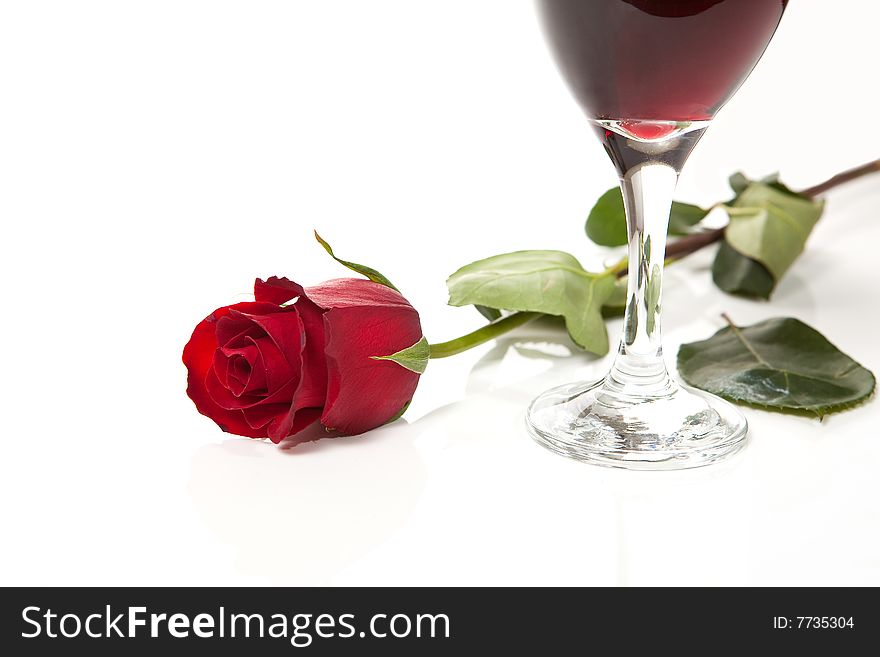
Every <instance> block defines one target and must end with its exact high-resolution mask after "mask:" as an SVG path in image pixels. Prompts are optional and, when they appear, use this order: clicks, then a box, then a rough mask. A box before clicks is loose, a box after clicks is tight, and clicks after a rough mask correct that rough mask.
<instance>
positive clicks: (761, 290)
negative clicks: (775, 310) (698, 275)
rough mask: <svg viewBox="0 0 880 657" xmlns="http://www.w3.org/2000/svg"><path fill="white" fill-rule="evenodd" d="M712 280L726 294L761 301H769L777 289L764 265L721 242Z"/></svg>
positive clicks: (713, 265)
mask: <svg viewBox="0 0 880 657" xmlns="http://www.w3.org/2000/svg"><path fill="white" fill-rule="evenodd" d="M712 280H713V281H715V285H717V286H718V287H719V288H721V289H722V290H724V291H725V292H728V293H730V294H738V295H741V296H746V297H757V298H759V299H769V298H770V295H771V294H772V293H773V290H774V288H775V287H776V281H775V280H773V275H772V274H771V273H770V272H769V271H767V268H766V267H764V265H762V264H761V263H759V262H756V261H754V260H752V259H751V258H747V257H746V256H744V255H743V254H741V253H740V252H739V251H737V250H736V249H734V248H733V247H732V246H730V245H729V244H728V243H727V242H726V241H722V242H721V246H720V247H719V249H718V253H717V254H716V255H715V262H714V263H713V264H712Z"/></svg>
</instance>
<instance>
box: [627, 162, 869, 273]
mask: <svg viewBox="0 0 880 657" xmlns="http://www.w3.org/2000/svg"><path fill="white" fill-rule="evenodd" d="M877 172H880V160H874V161H873V162H868V163H867V164H863V165H862V166H859V167H855V168H854V169H849V170H848V171H844V172H843V173H838V174H837V175H836V176H832V177H831V178H829V179H828V180H826V181H825V182H823V183H819V184H818V185H814V186H813V187H808V188H807V189H805V190H803V191H801V192H800V193H801V194H803V195H804V196H808V197H809V198H815V197H816V196H820V195H822V194H824V193H825V192H828V191H830V190H832V189H834V188H835V187H838V186H839V185H843V184H844V183H848V182H852V181H853V180H857V179H858V178H861V177H863V176H867V175H869V174H872V173H877ZM723 237H724V228H723V227H722V228H716V229H714V230H709V231H706V232H704V233H698V234H696V235H690V236H688V237H682V238H681V239H679V240H676V241H675V242H672V243H671V244H670V245H669V246H668V247H667V248H666V256H667V258H668V259H670V260H681V259H682V258H684V257H685V256H689V255H690V254H692V253H696V252H697V251H699V250H700V249H702V248H704V247H707V246H709V245H710V244H715V243H716V242H720V241H721V239H722V238H723ZM626 269H627V268H626V266H625V265H624V266H622V267H621V266H615V267H613V268H612V270H611V271H613V273H615V274H617V276H618V278H622V277H624V276H626Z"/></svg>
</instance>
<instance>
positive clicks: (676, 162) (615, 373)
mask: <svg viewBox="0 0 880 657" xmlns="http://www.w3.org/2000/svg"><path fill="white" fill-rule="evenodd" d="M668 127H669V133H668V134H667V135H666V136H665V137H662V138H659V139H653V140H645V139H639V138H637V137H636V136H635V135H632V134H627V133H626V131H622V130H621V126H620V125H619V124H615V123H614V122H611V123H609V124H605V125H597V129H598V130H599V131H600V137H601V138H602V141H603V143H604V145H605V150H606V151H607V152H608V155H609V156H610V157H611V160H612V161H613V162H614V165H615V167H616V168H617V172H618V174H619V175H620V187H621V190H622V192H623V201H624V205H625V207H626V223H627V235H628V238H629V274H628V286H627V306H626V314H625V316H624V323H623V337H622V339H621V341H620V349H619V350H618V353H617V358H616V359H615V361H614V365H613V366H612V368H611V372H610V373H609V374H608V378H607V379H606V382H605V389H606V392H608V393H611V394H621V395H623V394H626V396H632V395H635V396H637V397H639V398H640V399H656V398H659V397H665V396H669V395H672V394H674V393H675V391H676V390H677V388H678V386H677V384H676V383H675V382H674V381H673V380H672V379H671V378H670V376H669V373H668V372H667V371H666V364H665V362H664V360H663V346H662V344H661V338H660V303H661V295H662V289H663V260H664V258H665V256H666V234H667V228H668V225H669V211H670V209H671V207H672V197H673V194H674V193H675V186H676V184H677V183H678V174H679V172H680V171H681V168H682V167H683V166H684V163H685V161H686V160H687V158H688V156H689V155H690V153H691V151H692V150H693V149H694V146H696V144H697V142H698V141H699V140H700V137H701V136H702V135H703V132H705V130H706V128H707V127H708V123H690V124H675V125H674V126H673V125H670V126H668ZM624 390H625V391H626V393H624Z"/></svg>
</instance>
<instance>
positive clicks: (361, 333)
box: [309, 290, 422, 435]
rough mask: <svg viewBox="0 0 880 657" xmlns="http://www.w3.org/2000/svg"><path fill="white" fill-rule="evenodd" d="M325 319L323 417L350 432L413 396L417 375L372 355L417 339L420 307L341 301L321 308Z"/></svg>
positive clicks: (371, 425) (389, 414) (373, 423)
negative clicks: (372, 304) (324, 310)
mask: <svg viewBox="0 0 880 657" xmlns="http://www.w3.org/2000/svg"><path fill="white" fill-rule="evenodd" d="M391 291H392V292H393V290H391ZM309 296H311V290H310V291H309ZM401 298H402V297H401ZM324 323H325V328H326V335H327V347H326V354H327V367H328V381H327V399H326V402H325V405H324V412H323V414H322V416H321V423H322V424H323V425H324V426H326V427H328V428H333V429H336V430H338V431H339V432H341V433H344V434H349V435H354V434H359V433H364V432H365V431H369V430H370V429H375V428H376V427H378V426H381V425H383V424H385V423H386V422H387V421H388V420H390V419H391V418H393V417H394V416H395V415H397V414H398V413H399V412H400V410H401V409H402V408H403V407H404V406H405V405H406V404H407V403H408V402H409V401H411V400H412V396H413V394H414V393H415V390H416V386H417V385H418V382H419V375H418V374H416V373H415V372H411V371H410V370H407V369H406V368H404V367H401V366H400V365H398V364H397V363H394V362H392V361H385V360H374V359H373V358H372V357H373V356H385V355H389V354H393V353H396V352H398V351H400V350H402V349H406V348H407V347H410V346H412V345H413V344H415V343H416V342H418V341H419V340H420V339H421V337H422V329H421V325H420V323H419V316H418V313H416V311H415V310H414V309H413V308H412V307H411V306H410V305H409V304H406V303H403V304H396V303H392V304H390V305H387V306H366V307H357V306H342V307H337V308H335V309H333V310H330V311H328V312H326V313H324Z"/></svg>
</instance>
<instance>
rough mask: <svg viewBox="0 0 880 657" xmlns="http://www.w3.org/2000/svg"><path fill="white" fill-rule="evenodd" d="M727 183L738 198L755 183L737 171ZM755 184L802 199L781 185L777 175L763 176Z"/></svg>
mask: <svg viewBox="0 0 880 657" xmlns="http://www.w3.org/2000/svg"><path fill="white" fill-rule="evenodd" d="M728 182H729V183H730V187H731V189H733V191H734V192H735V193H736V195H737V196H739V195H740V194H742V193H743V192H744V191H746V189H747V188H748V187H749V185H752V184H754V183H755V182H756V181H754V180H751V179H749V178H748V177H747V176H746V175H745V174H744V173H742V172H739V171H738V172H737V173H735V174H733V175H732V176H731V177H730V178H729V179H728ZM757 182H758V183H761V184H764V185H767V186H768V187H772V188H773V189H776V190H778V191H780V192H784V193H786V194H791V195H792V196H801V197H802V198H804V197H803V196H802V195H801V194H798V193H797V192H794V191H792V190H791V188H789V187H788V186H787V185H785V184H783V183H782V182H781V181H780V180H779V174H778V173H773V174H770V175H769V176H764V177H763V178H761V180H759V181H757ZM734 200H736V199H734Z"/></svg>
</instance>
